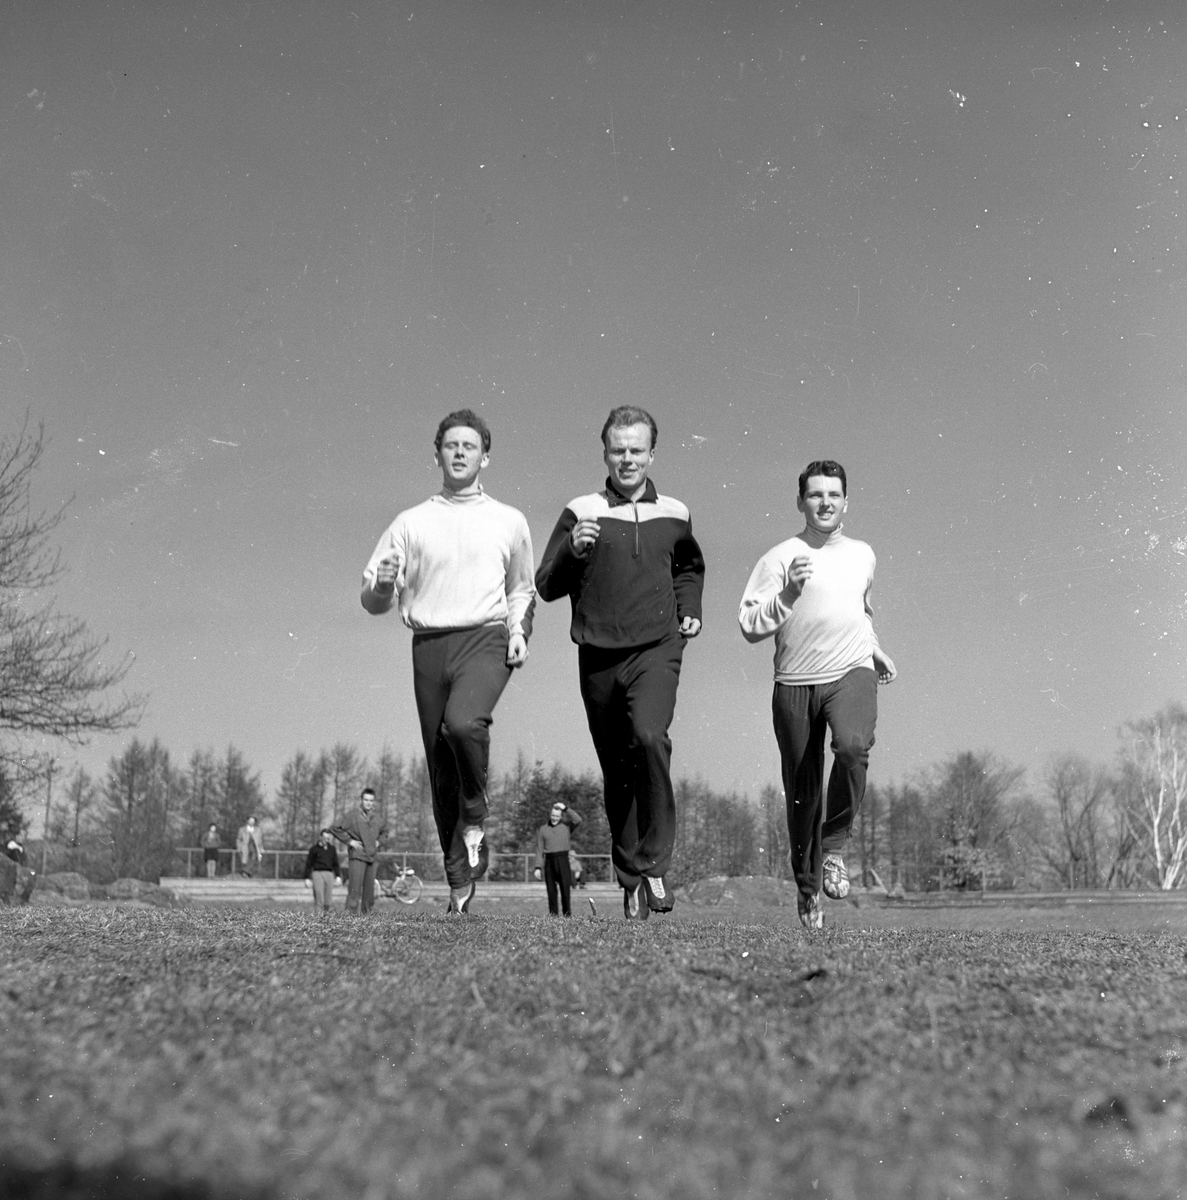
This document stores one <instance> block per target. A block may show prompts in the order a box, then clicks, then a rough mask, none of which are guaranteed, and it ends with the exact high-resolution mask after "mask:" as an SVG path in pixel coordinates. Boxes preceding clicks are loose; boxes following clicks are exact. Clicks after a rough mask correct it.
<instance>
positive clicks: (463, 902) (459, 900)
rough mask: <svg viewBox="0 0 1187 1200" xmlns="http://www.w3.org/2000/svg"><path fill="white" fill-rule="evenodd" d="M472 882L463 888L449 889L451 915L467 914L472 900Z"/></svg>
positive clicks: (473, 889) (473, 888)
mask: <svg viewBox="0 0 1187 1200" xmlns="http://www.w3.org/2000/svg"><path fill="white" fill-rule="evenodd" d="M474 891H475V887H474V880H472V879H471V880H470V882H469V883H468V884H466V886H465V887H460V888H450V889H449V911H450V912H451V913H462V914H465V913H468V912H469V911H470V901H471V900H473V899H474Z"/></svg>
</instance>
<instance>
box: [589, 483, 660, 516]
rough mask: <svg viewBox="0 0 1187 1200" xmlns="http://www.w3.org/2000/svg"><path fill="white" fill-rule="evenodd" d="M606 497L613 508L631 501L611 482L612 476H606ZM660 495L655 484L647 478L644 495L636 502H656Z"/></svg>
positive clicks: (604, 494) (604, 493)
mask: <svg viewBox="0 0 1187 1200" xmlns="http://www.w3.org/2000/svg"><path fill="white" fill-rule="evenodd" d="M602 495H603V496H605V497H606V503H607V504H608V505H609V506H610V507H611V508H618V507H619V506H620V505H623V504H630V501H629V500H628V499H627V498H626V497H625V496H624V495H623V494H622V493H621V492H620V491H618V490H617V489H616V488H615V487H614V484H612V483H611V482H610V476H609V475H607V476H606V490H605V491H604V492H603V493H602ZM658 496H659V493H658V492H657V491H656V490H655V484H654V483H652V482H651V480H650V479H647V480H645V481H644V483H643V495H641V496H640V497H639V499H638V500H637V501H635V503H636V504H654V503H655V502H656V500H657V498H658Z"/></svg>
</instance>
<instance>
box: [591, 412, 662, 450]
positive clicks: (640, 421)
mask: <svg viewBox="0 0 1187 1200" xmlns="http://www.w3.org/2000/svg"><path fill="white" fill-rule="evenodd" d="M629 425H646V426H647V427H648V428H649V429H650V430H651V448H652V450H654V449H655V443H656V442H658V441H659V426H658V425H657V424H656V423H655V418H654V417H653V416H652V415H651V414H650V413H649V412H648V411H647V410H646V409H645V408H637V407H636V406H635V405H633V404H620V405H619V406H618V407H617V408H612V409H611V410H610V415H609V416H608V417H607V418H606V424H605V425H603V426H602V445H603V446H604V445H605V444H606V434H608V433H609V432H610V430H611V429H626V428H627V426H629Z"/></svg>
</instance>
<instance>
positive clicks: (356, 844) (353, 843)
mask: <svg viewBox="0 0 1187 1200" xmlns="http://www.w3.org/2000/svg"><path fill="white" fill-rule="evenodd" d="M347 845H348V846H349V847H350V848H351V849H352V850H361V849H362V848H363V843H362V842H360V841H359V839H358V838H351V839H350V841H349V842H347Z"/></svg>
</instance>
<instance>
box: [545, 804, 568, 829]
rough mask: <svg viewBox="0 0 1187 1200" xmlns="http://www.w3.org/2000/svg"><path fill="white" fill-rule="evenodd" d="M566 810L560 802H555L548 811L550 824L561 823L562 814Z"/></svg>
mask: <svg viewBox="0 0 1187 1200" xmlns="http://www.w3.org/2000/svg"><path fill="white" fill-rule="evenodd" d="M564 811H565V810H564V809H563V808H561V806H560V805H559V804H554V805H553V806H552V808H551V809H550V811H549V813H548V823H549V824H550V825H559V824H560V820H561V814H562V813H563V812H564Z"/></svg>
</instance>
